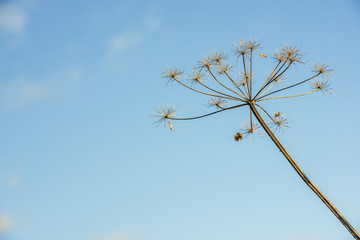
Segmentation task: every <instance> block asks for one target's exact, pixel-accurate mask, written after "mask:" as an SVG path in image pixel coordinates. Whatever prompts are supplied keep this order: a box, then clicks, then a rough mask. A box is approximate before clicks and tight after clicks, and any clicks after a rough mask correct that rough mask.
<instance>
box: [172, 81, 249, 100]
mask: <svg viewBox="0 0 360 240" xmlns="http://www.w3.org/2000/svg"><path fill="white" fill-rule="evenodd" d="M174 80H175V81H177V82H178V83H180V84H181V85H183V86H184V87H186V88H188V89H190V90H193V91H194V92H197V93H201V94H204V95H208V96H212V97H220V98H226V99H230V100H237V101H240V102H245V101H244V100H242V99H240V98H231V97H225V96H219V95H215V94H211V93H206V92H202V91H199V90H196V89H194V88H192V87H189V86H188V85H186V84H184V83H182V82H181V81H180V80H178V79H176V78H174Z"/></svg>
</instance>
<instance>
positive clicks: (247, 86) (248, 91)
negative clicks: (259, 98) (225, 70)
mask: <svg viewBox="0 0 360 240" xmlns="http://www.w3.org/2000/svg"><path fill="white" fill-rule="evenodd" d="M242 58H243V65H244V74H245V75H244V76H245V81H246V88H247V93H248V97H249V98H250V88H249V81H248V78H247V73H246V64H245V55H244V54H243V56H242Z"/></svg>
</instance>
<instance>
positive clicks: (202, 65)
mask: <svg viewBox="0 0 360 240" xmlns="http://www.w3.org/2000/svg"><path fill="white" fill-rule="evenodd" d="M213 65H214V63H213V61H212V58H211V56H208V57H205V58H204V59H203V60H201V61H199V62H198V66H197V69H199V70H203V69H209V68H210V67H211V66H213Z"/></svg>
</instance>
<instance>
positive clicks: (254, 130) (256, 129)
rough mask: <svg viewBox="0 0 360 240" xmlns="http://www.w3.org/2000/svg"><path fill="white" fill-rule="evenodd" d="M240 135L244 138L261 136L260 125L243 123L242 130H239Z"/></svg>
mask: <svg viewBox="0 0 360 240" xmlns="http://www.w3.org/2000/svg"><path fill="white" fill-rule="evenodd" d="M241 130H242V131H241V132H242V134H243V136H244V138H247V137H249V136H250V135H252V134H254V135H255V134H259V135H260V134H261V132H260V125H259V124H258V123H256V122H252V124H250V123H244V124H243V128H242V129H241Z"/></svg>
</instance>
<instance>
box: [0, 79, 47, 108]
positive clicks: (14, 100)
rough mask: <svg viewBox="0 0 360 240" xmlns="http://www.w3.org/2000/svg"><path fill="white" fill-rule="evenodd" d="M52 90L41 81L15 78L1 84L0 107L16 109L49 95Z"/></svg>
mask: <svg viewBox="0 0 360 240" xmlns="http://www.w3.org/2000/svg"><path fill="white" fill-rule="evenodd" d="M49 95H50V91H49V90H48V89H47V88H46V87H45V86H43V85H42V84H40V83H34V82H26V81H22V80H15V81H12V82H10V83H8V84H5V85H2V86H0V107H1V108H2V109H14V108H21V107H24V106H27V105H29V104H32V103H36V102H38V101H40V100H42V99H45V98H47V97H49Z"/></svg>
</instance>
